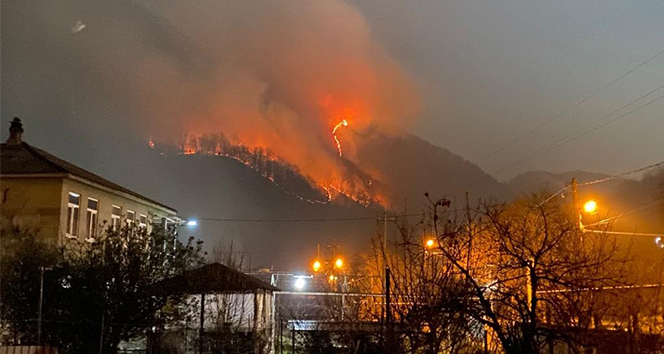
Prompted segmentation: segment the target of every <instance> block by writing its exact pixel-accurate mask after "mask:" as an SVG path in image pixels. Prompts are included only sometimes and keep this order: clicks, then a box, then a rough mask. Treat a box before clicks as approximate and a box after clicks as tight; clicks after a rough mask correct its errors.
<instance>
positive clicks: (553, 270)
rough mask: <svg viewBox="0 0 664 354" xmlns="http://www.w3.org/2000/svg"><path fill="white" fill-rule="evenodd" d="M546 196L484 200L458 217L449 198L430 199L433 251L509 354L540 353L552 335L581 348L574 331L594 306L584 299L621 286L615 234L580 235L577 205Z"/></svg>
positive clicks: (621, 262) (583, 325)
mask: <svg viewBox="0 0 664 354" xmlns="http://www.w3.org/2000/svg"><path fill="white" fill-rule="evenodd" d="M544 200H545V199H544V198H541V197H536V196H535V197H531V198H528V199H523V200H518V201H516V202H514V203H512V204H509V205H500V206H496V205H491V204H488V203H485V204H482V205H481V206H480V207H478V208H476V209H474V210H473V211H472V213H471V210H470V208H467V213H466V216H465V218H464V219H463V220H461V221H460V220H459V219H458V218H455V217H451V216H450V215H449V213H448V208H449V202H447V201H446V200H430V205H431V210H432V214H433V223H432V224H433V225H432V226H433V229H434V234H435V236H436V243H437V247H435V249H436V252H439V253H440V254H441V255H442V256H443V257H444V258H445V259H446V260H447V261H448V262H449V263H450V264H451V265H452V266H453V267H454V269H455V270H456V271H457V272H458V273H459V276H460V278H461V279H463V281H464V282H465V283H466V284H467V286H468V287H470V289H471V290H472V292H473V296H472V297H471V298H470V299H471V302H470V303H469V306H468V307H467V311H468V316H470V317H471V318H473V319H474V320H475V321H477V322H479V323H481V324H482V325H483V326H485V328H486V329H487V333H488V334H489V339H490V342H493V343H496V344H497V345H499V346H500V347H501V348H502V350H503V351H505V352H506V353H538V352H540V351H541V350H542V349H544V348H545V347H546V346H547V345H548V346H552V345H553V343H554V342H555V341H564V342H566V343H568V344H569V345H570V347H571V348H572V349H573V350H576V348H577V347H576V342H575V338H574V334H575V333H578V329H579V328H588V326H589V323H590V322H591V319H592V313H593V309H594V308H593V303H594V302H593V301H592V300H593V299H592V298H590V299H588V298H585V299H582V300H584V301H579V300H580V297H583V296H585V294H590V295H592V292H588V291H587V290H588V289H598V288H606V287H610V286H615V285H618V284H621V282H620V280H621V273H620V271H621V270H622V269H623V267H622V266H623V265H624V264H625V258H624V257H622V256H621V254H620V253H619V248H618V246H617V243H616V242H615V238H613V237H611V236H610V235H607V234H583V233H582V232H581V230H579V227H578V222H577V218H576V215H575V214H574V212H573V211H570V210H567V209H566V208H564V207H563V206H562V205H560V204H556V203H554V202H548V203H545V202H544ZM569 294H572V295H574V296H569ZM589 300H590V301H589Z"/></svg>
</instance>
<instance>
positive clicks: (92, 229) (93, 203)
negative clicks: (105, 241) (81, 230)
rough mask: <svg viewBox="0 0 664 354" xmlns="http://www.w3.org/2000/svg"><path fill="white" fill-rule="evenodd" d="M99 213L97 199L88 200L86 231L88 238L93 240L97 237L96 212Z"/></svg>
mask: <svg viewBox="0 0 664 354" xmlns="http://www.w3.org/2000/svg"><path fill="white" fill-rule="evenodd" d="M98 211H99V201H98V200H97V199H93V198H88V212H87V217H88V220H87V224H86V229H87V230H86V231H87V236H88V238H94V237H95V236H96V235H97V212H98Z"/></svg>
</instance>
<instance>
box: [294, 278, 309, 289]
mask: <svg viewBox="0 0 664 354" xmlns="http://www.w3.org/2000/svg"><path fill="white" fill-rule="evenodd" d="M305 285H307V281H306V280H304V278H297V279H295V284H294V286H295V289H296V290H302V289H304V286H305Z"/></svg>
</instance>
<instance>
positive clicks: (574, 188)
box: [570, 178, 583, 230]
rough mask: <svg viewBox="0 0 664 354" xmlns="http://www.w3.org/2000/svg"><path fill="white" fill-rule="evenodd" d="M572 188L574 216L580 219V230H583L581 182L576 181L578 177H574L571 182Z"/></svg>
mask: <svg viewBox="0 0 664 354" xmlns="http://www.w3.org/2000/svg"><path fill="white" fill-rule="evenodd" d="M570 187H571V188H572V203H573V204H574V218H576V219H578V221H579V225H578V227H579V230H583V227H582V225H581V206H580V205H579V183H578V182H577V181H576V178H572V182H571V183H570Z"/></svg>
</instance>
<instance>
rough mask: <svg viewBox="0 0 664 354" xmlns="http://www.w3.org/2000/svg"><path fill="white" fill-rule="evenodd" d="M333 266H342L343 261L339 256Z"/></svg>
mask: <svg viewBox="0 0 664 354" xmlns="http://www.w3.org/2000/svg"><path fill="white" fill-rule="evenodd" d="M334 266H335V267H336V268H341V267H343V266H344V261H343V259H341V258H337V260H336V261H334Z"/></svg>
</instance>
